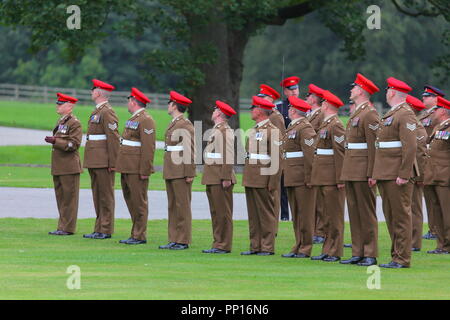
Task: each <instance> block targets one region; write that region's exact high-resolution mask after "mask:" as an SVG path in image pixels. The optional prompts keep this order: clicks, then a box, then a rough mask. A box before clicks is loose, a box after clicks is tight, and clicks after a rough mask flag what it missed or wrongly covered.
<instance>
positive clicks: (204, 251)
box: [202, 248, 231, 254]
mask: <svg viewBox="0 0 450 320" xmlns="http://www.w3.org/2000/svg"><path fill="white" fill-rule="evenodd" d="M202 252H203V253H219V254H221V253H230V252H231V251H228V250H222V249H218V248H212V249H208V250H202Z"/></svg>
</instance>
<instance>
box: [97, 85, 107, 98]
mask: <svg viewBox="0 0 450 320" xmlns="http://www.w3.org/2000/svg"><path fill="white" fill-rule="evenodd" d="M96 89H97V90H98V92H99V93H100V95H101V96H102V97H104V98H106V99H109V97H110V96H111V91H108V90H105V89H101V88H96Z"/></svg>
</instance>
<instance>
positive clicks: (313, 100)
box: [306, 83, 326, 244]
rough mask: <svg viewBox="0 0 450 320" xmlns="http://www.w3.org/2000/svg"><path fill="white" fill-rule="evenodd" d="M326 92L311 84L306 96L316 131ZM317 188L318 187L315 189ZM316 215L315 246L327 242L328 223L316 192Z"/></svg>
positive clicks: (311, 121) (312, 123) (309, 117)
mask: <svg viewBox="0 0 450 320" xmlns="http://www.w3.org/2000/svg"><path fill="white" fill-rule="evenodd" d="M324 91H325V90H323V89H322V88H319V87H318V86H316V85H314V84H312V83H311V84H310V85H309V86H308V93H307V94H306V102H307V103H308V104H309V105H310V106H311V111H309V112H308V116H307V120H308V121H309V123H311V125H312V127H313V128H314V130H315V131H316V133H317V131H318V130H319V127H320V125H321V124H322V121H323V114H322V112H321V111H322V109H320V107H321V105H322V100H323V95H322V93H323V92H324ZM314 188H317V187H314ZM316 194H317V196H316V197H317V199H316V209H315V211H316V213H315V230H314V237H313V241H314V243H315V244H320V243H323V242H324V241H325V226H326V221H325V217H324V215H323V199H322V194H321V193H320V192H318V191H317V192H316Z"/></svg>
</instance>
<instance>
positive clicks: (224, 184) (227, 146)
mask: <svg viewBox="0 0 450 320" xmlns="http://www.w3.org/2000/svg"><path fill="white" fill-rule="evenodd" d="M234 114H236V111H234V109H233V108H232V107H231V106H229V105H228V104H226V103H225V102H222V101H219V100H217V101H216V106H215V108H214V111H213V114H212V116H211V118H212V120H213V122H214V127H213V129H212V133H211V136H210V138H209V141H208V144H207V146H206V148H205V153H204V156H205V166H204V169H203V178H202V184H205V185H206V195H207V196H208V202H209V209H210V212H211V220H212V229H213V237H214V242H213V244H212V248H211V249H208V250H203V251H202V252H203V253H229V252H231V244H232V241H233V186H234V185H235V184H236V176H235V174H234V133H233V130H232V129H231V127H230V126H229V125H228V119H230V118H231V116H233V115H234Z"/></svg>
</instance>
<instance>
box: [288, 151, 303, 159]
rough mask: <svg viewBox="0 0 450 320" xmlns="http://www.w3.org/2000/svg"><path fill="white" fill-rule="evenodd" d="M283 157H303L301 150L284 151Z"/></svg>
mask: <svg viewBox="0 0 450 320" xmlns="http://www.w3.org/2000/svg"><path fill="white" fill-rule="evenodd" d="M284 157H285V159H291V158H303V151H296V152H285V153H284Z"/></svg>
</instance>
